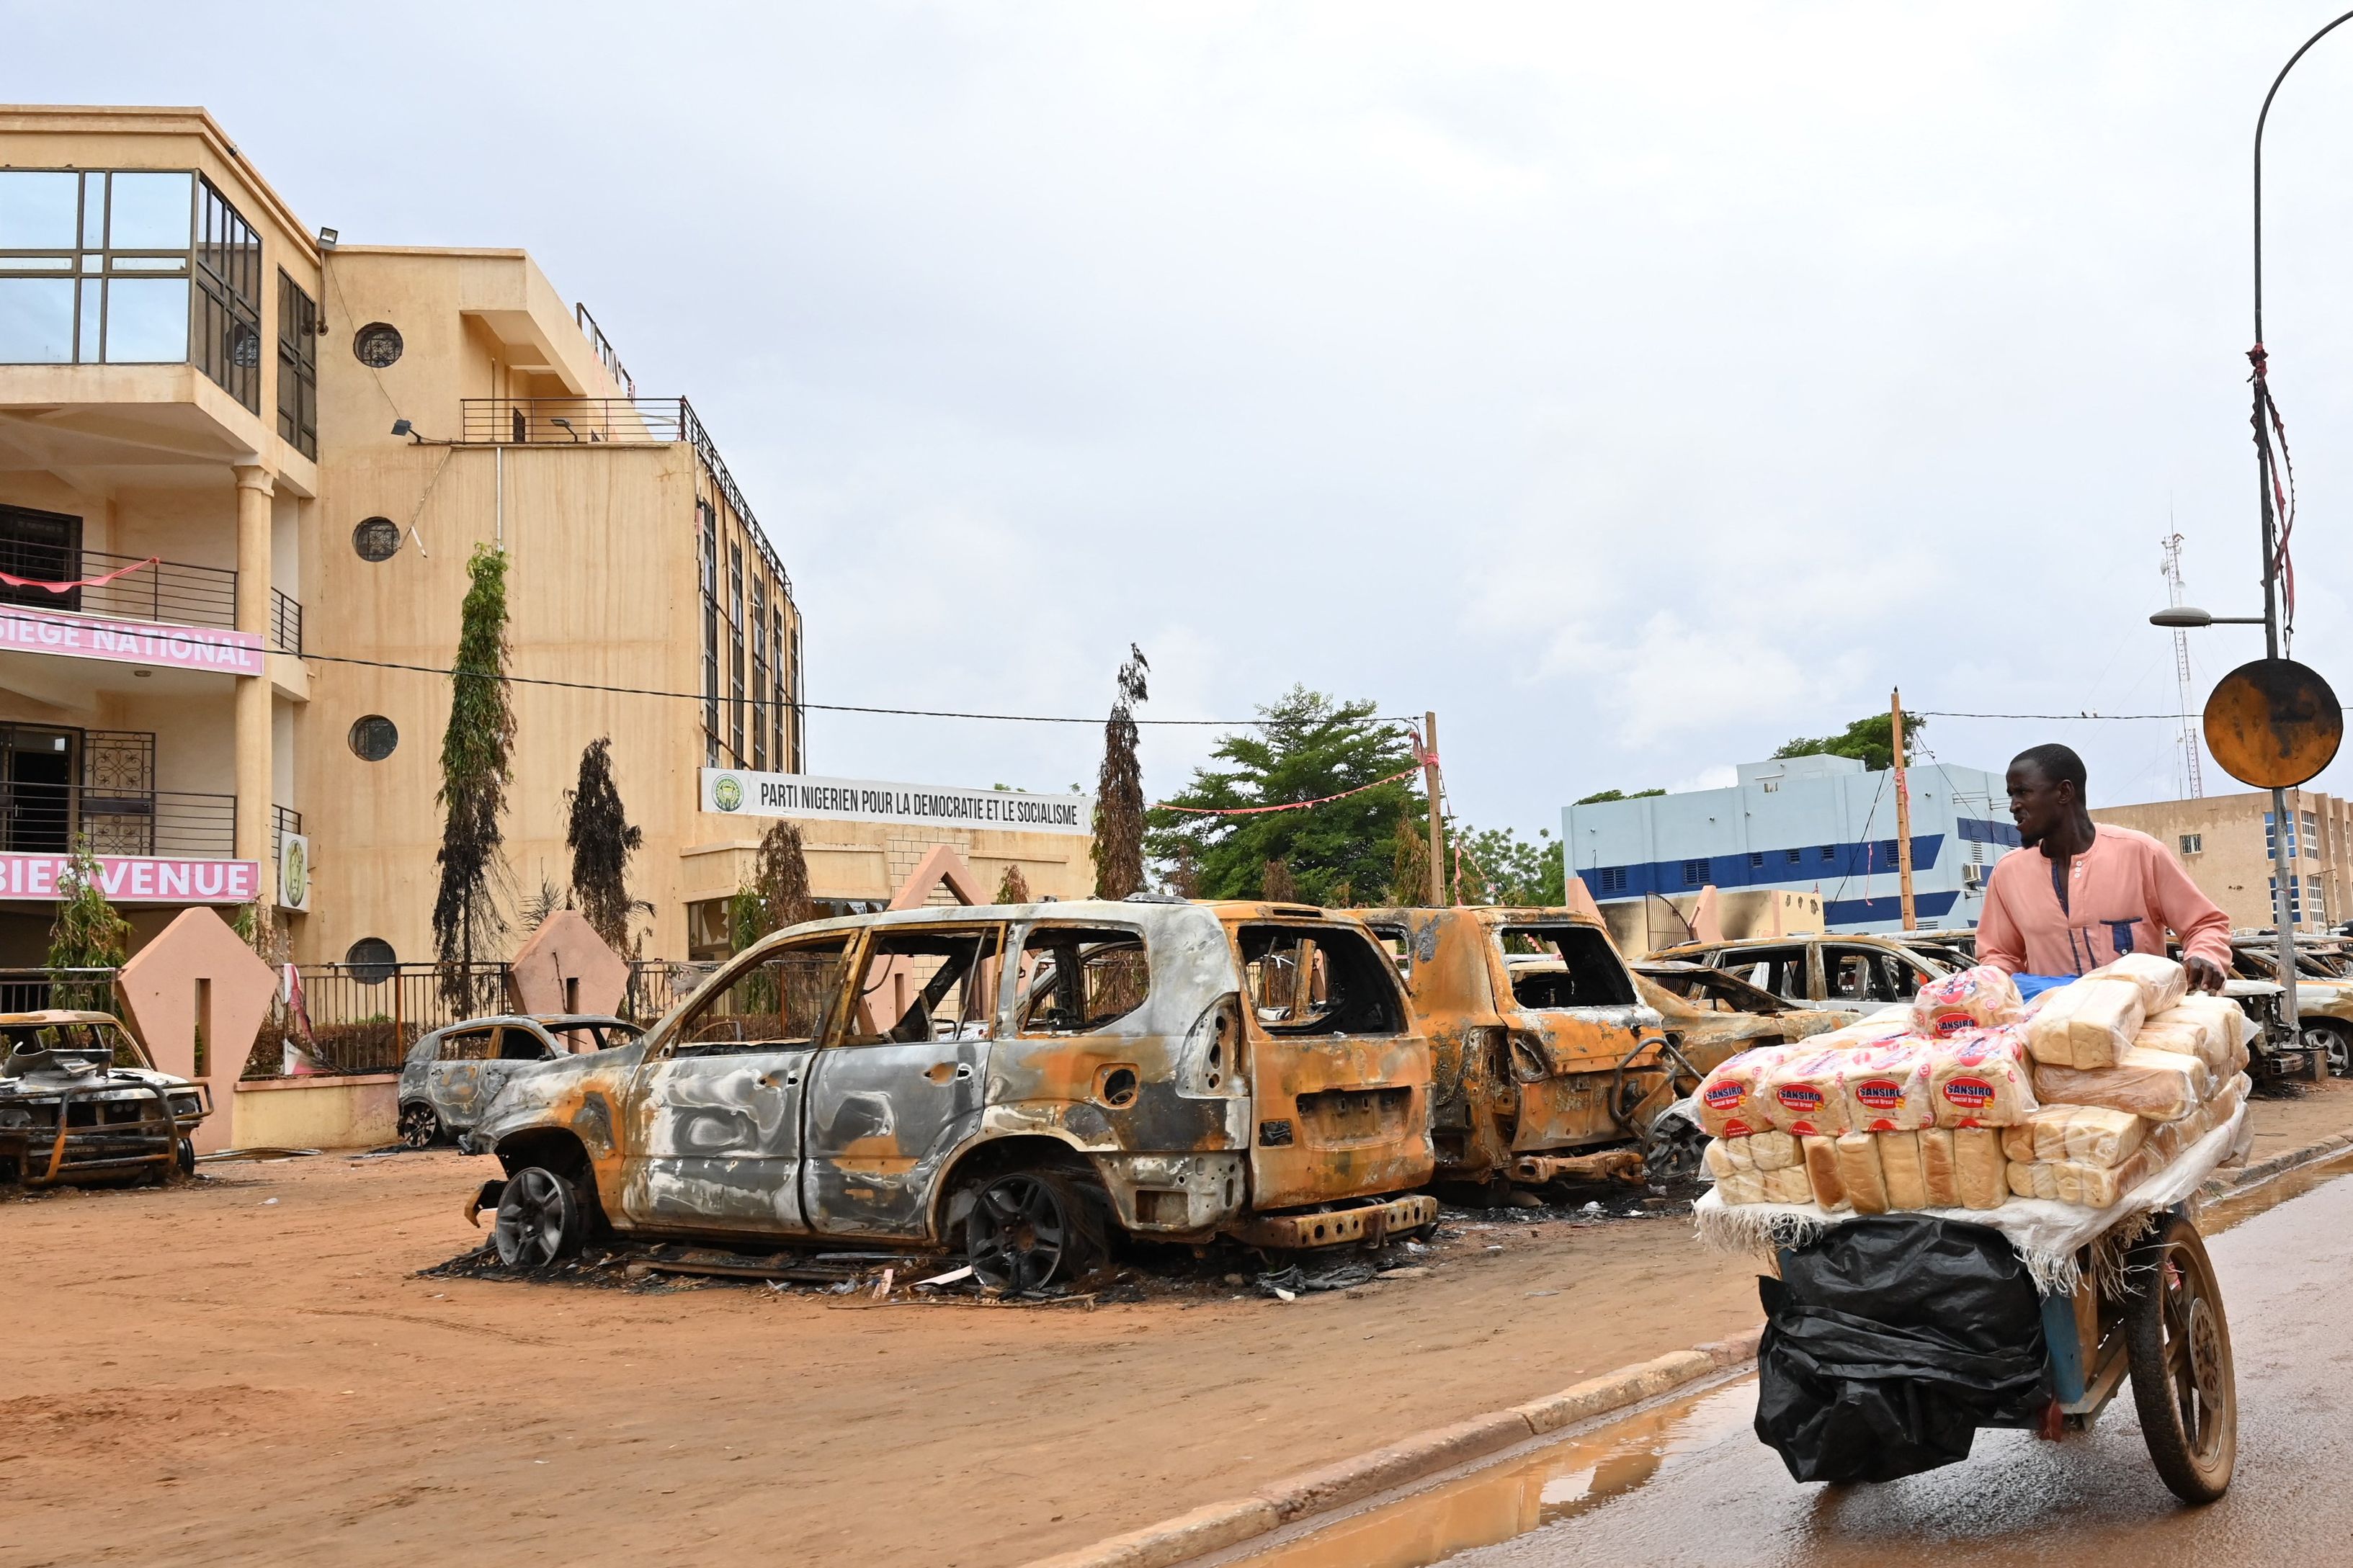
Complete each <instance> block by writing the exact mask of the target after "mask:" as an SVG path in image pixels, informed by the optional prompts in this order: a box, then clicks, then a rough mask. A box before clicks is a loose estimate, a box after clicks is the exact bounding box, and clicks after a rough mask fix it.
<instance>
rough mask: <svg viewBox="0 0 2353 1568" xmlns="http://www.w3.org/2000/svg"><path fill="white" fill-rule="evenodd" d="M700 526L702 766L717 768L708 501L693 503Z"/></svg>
mask: <svg viewBox="0 0 2353 1568" xmlns="http://www.w3.org/2000/svg"><path fill="white" fill-rule="evenodd" d="M694 511H695V518H696V521H697V522H698V523H699V524H700V527H699V529H698V532H699V534H700V536H701V539H702V545H701V551H702V559H701V561H700V562H699V563H697V564H698V568H699V569H698V575H699V576H700V578H701V579H702V765H703V766H704V767H707V768H715V767H717V766H718V765H719V513H718V512H717V511H716V510H714V509H713V508H712V504H711V503H710V502H709V501H707V500H699V499H698V500H696V501H695V503H694Z"/></svg>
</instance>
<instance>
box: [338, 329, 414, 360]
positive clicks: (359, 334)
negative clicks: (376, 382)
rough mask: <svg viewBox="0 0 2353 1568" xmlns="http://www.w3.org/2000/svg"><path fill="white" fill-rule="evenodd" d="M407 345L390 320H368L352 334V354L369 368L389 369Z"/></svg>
mask: <svg viewBox="0 0 2353 1568" xmlns="http://www.w3.org/2000/svg"><path fill="white" fill-rule="evenodd" d="M407 346H408V345H407V344H406V343H405V342H402V341H401V336H400V329H399V328H398V327H396V326H394V325H393V324H392V323H391V322H390V321H370V322H369V323H368V324H367V325H366V326H364V327H362V328H361V329H360V330H359V331H356V332H353V334H352V355H353V358H355V359H357V360H358V361H359V362H360V363H362V364H364V365H365V366H367V367H368V368H369V369H370V370H390V369H391V368H392V367H393V366H394V365H396V364H397V363H400V355H401V352H402V351H403V350H404V349H406V347H407Z"/></svg>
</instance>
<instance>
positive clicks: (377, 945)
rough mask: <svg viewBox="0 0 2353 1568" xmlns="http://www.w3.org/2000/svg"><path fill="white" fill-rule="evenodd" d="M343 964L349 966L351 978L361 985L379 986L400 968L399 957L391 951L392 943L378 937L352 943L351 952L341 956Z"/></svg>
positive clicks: (365, 938)
mask: <svg viewBox="0 0 2353 1568" xmlns="http://www.w3.org/2000/svg"><path fill="white" fill-rule="evenodd" d="M343 962H344V963H347V964H349V965H350V966H351V971H352V978H353V979H354V980H356V981H358V982H359V983H360V984H363V985H381V984H384V983H385V981H387V980H389V979H391V978H392V972H393V971H394V970H396V969H397V968H399V967H400V958H399V955H398V954H396V953H395V952H393V951H392V943H390V942H386V941H385V940H384V938H382V937H380V936H364V937H362V938H360V939H359V941H357V942H353V943H352V946H351V951H350V952H346V953H344V954H343Z"/></svg>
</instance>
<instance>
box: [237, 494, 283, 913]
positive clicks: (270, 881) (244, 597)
mask: <svg viewBox="0 0 2353 1568" xmlns="http://www.w3.org/2000/svg"><path fill="white" fill-rule="evenodd" d="M272 488H273V487H272V480H271V477H270V473H269V469H267V468H261V467H259V466H243V467H240V468H237V630H238V631H241V632H254V633H257V634H259V637H261V642H262V647H264V649H265V650H266V649H267V648H268V647H269V588H270V583H269V534H270V528H269V497H270V492H271V489H272ZM262 664H263V667H264V668H263V669H262V670H261V672H260V673H259V674H257V675H244V676H239V677H238V678H237V858H239V859H241V860H257V861H259V862H260V864H261V885H262V887H264V888H272V887H275V886H276V880H275V878H276V872H277V868H276V867H274V866H272V865H271V864H270V857H269V838H270V833H269V825H270V820H271V817H270V809H269V808H270V806H271V805H272V802H271V799H270V795H271V783H272V780H273V779H274V777H275V776H276V775H275V770H274V769H273V768H272V767H271V765H270V762H271V758H270V745H269V739H270V724H269V669H268V665H269V655H268V653H267V652H266V651H265V652H264V654H263V655H262Z"/></svg>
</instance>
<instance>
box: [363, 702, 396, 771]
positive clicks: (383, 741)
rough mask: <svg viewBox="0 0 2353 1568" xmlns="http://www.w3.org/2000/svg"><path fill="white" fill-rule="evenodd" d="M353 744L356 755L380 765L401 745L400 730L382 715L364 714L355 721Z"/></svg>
mask: <svg viewBox="0 0 2353 1568" xmlns="http://www.w3.org/2000/svg"><path fill="white" fill-rule="evenodd" d="M351 744H352V751H353V754H354V755H356V756H358V757H360V758H362V759H363V760H364V761H366V762H371V763H380V762H382V761H384V760H385V758H386V757H388V756H390V755H392V753H393V751H394V749H395V748H396V747H397V746H398V745H399V744H400V730H399V728H398V727H397V726H396V725H395V724H394V723H393V721H391V720H389V719H387V718H385V716H384V715H383V714H381V713H367V714H363V715H362V716H361V717H359V718H358V719H356V720H354V721H353V723H352V733H351Z"/></svg>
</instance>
